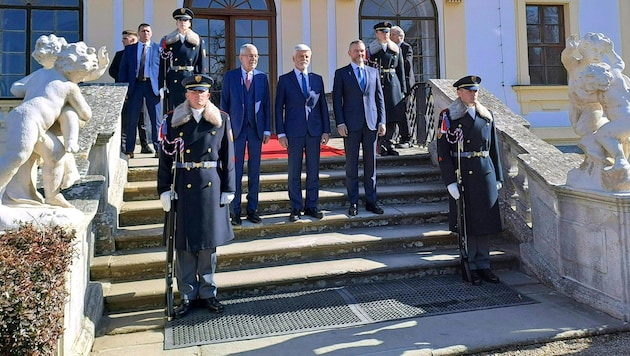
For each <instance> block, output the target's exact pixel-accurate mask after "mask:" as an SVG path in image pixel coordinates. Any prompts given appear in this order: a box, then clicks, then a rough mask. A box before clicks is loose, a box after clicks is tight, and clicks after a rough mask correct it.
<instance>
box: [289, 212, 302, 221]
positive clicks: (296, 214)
mask: <svg viewBox="0 0 630 356" xmlns="http://www.w3.org/2000/svg"><path fill="white" fill-rule="evenodd" d="M300 214H301V213H300V210H299V209H291V214H289V221H298V220H300Z"/></svg>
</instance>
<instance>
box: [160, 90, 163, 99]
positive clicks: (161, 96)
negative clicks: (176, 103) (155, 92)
mask: <svg viewBox="0 0 630 356" xmlns="http://www.w3.org/2000/svg"><path fill="white" fill-rule="evenodd" d="M160 99H162V100H163V99H164V88H162V89H160Z"/></svg>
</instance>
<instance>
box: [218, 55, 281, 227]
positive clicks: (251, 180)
mask: <svg viewBox="0 0 630 356" xmlns="http://www.w3.org/2000/svg"><path fill="white" fill-rule="evenodd" d="M239 59H240V61H241V67H240V68H236V69H232V70H230V71H228V72H227V73H225V76H224V77H223V88H222V89H221V110H223V111H225V112H227V113H228V114H229V115H230V120H231V121H232V132H233V133H234V154H235V157H236V196H235V197H234V200H233V201H232V214H233V216H232V225H241V222H242V221H241V193H242V191H243V189H242V179H243V165H244V163H245V147H247V154H248V160H247V220H249V221H251V222H253V223H255V224H257V223H260V222H261V221H262V220H261V219H260V216H259V215H258V212H257V209H258V190H259V188H260V158H261V154H262V144H263V143H267V142H269V138H270V137H271V95H270V90H269V80H268V79H267V75H266V74H265V73H263V72H261V71H259V70H257V69H256V66H257V65H258V49H257V48H256V46H254V45H253V44H249V43H248V44H244V45H243V46H241V49H240V52H239Z"/></svg>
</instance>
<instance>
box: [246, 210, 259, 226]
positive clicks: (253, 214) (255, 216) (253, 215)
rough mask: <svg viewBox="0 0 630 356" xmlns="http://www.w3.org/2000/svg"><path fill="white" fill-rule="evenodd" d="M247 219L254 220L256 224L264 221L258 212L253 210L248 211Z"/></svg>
mask: <svg viewBox="0 0 630 356" xmlns="http://www.w3.org/2000/svg"><path fill="white" fill-rule="evenodd" d="M247 220H249V221H251V222H253V223H254V224H258V223H260V222H261V221H262V219H261V218H260V216H258V214H256V212H255V211H251V212H249V213H247Z"/></svg>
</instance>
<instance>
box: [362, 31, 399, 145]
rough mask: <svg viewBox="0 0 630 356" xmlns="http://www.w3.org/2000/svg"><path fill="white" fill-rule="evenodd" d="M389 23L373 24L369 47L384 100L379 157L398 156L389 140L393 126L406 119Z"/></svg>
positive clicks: (397, 57) (396, 49)
mask: <svg viewBox="0 0 630 356" xmlns="http://www.w3.org/2000/svg"><path fill="white" fill-rule="evenodd" d="M391 28H392V24H391V23H389V22H387V21H385V22H379V23H377V24H376V25H374V31H375V35H376V39H375V40H374V41H372V43H370V45H369V47H368V62H369V63H370V64H371V65H372V66H373V67H374V68H376V69H378V70H379V73H380V76H381V87H382V88H383V95H384V97H385V116H386V119H385V120H386V128H387V131H386V133H385V136H383V137H382V138H381V139H380V147H379V150H380V154H381V156H387V155H391V156H398V151H396V150H395V149H394V147H393V143H392V137H393V135H394V133H395V132H396V125H400V126H402V125H407V117H406V116H405V100H404V99H405V93H406V92H407V86H406V81H405V67H404V63H403V56H402V53H400V47H398V45H397V44H396V43H394V41H392V40H391V39H390V38H389V32H390V30H391Z"/></svg>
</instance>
